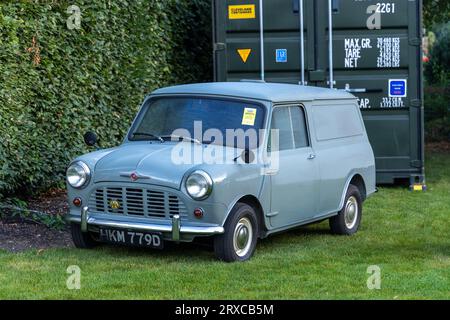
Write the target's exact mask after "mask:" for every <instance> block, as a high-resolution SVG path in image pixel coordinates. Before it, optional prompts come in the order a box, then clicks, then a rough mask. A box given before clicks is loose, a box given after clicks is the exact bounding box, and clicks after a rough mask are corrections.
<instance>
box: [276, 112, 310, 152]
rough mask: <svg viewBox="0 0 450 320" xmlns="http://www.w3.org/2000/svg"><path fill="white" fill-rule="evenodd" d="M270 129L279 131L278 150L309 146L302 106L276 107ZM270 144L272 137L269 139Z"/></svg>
mask: <svg viewBox="0 0 450 320" xmlns="http://www.w3.org/2000/svg"><path fill="white" fill-rule="evenodd" d="M272 130H278V132H279V139H280V140H279V151H284V150H293V149H298V148H305V147H308V146H309V139H308V130H307V126H306V117H305V113H304V111H303V108H301V107H298V106H292V107H277V108H275V109H274V111H273V117H272ZM269 146H270V149H272V150H273V149H274V148H275V146H274V145H272V137H271V141H270V144H269Z"/></svg>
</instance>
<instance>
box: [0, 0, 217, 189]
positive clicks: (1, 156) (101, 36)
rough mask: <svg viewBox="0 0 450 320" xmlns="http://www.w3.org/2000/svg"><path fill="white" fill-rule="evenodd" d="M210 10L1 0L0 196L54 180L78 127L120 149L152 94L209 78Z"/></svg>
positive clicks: (164, 1) (72, 150)
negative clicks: (73, 8)
mask: <svg viewBox="0 0 450 320" xmlns="http://www.w3.org/2000/svg"><path fill="white" fill-rule="evenodd" d="M70 5H77V6H78V7H79V8H80V9H81V25H80V27H81V28H80V29H73V30H70V29H69V28H68V27H67V19H68V18H69V17H70V15H71V14H68V13H67V8H68V7H69V6H70ZM210 12H211V9H210V1H209V0H189V1H188V0H75V1H54V0H40V1H38V0H28V1H2V2H1V3H0V135H1V136H0V195H1V194H6V193H9V192H17V191H26V192H28V191H31V190H36V189H37V188H42V187H44V188H45V187H48V186H50V185H54V184H55V183H58V182H61V181H63V178H64V171H65V169H66V166H67V165H68V162H69V161H70V159H72V158H73V157H74V156H76V155H79V154H82V153H84V152H86V151H88V150H87V149H86V147H85V146H84V145H83V142H82V140H83V139H82V136H83V133H84V132H85V131H87V130H95V131H96V132H97V133H98V134H99V136H100V139H101V146H102V147H108V146H113V145H117V144H118V143H120V141H121V139H122V138H123V136H124V134H125V132H126V130H127V128H128V126H129V125H130V122H131V121H132V119H133V116H134V115H135V113H136V111H137V109H138V107H139V104H140V103H141V102H142V100H143V98H144V95H145V94H147V93H149V92H150V91H152V90H153V89H155V88H158V87H161V86H166V85H170V84H178V83H188V82H197V81H206V80H210V79H211V77H212V75H211V62H210V57H211V48H210V44H211V40H210V32H211V31H210V30H211V29H210Z"/></svg>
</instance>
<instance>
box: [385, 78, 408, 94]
mask: <svg viewBox="0 0 450 320" xmlns="http://www.w3.org/2000/svg"><path fill="white" fill-rule="evenodd" d="M407 86H408V83H407V81H406V80H405V79H400V80H398V79H395V80H389V97H390V98H406V96H407V94H408V88H407Z"/></svg>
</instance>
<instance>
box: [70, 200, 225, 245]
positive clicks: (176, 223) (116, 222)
mask: <svg viewBox="0 0 450 320" xmlns="http://www.w3.org/2000/svg"><path fill="white" fill-rule="evenodd" d="M67 220H68V221H69V222H71V223H78V224H80V225H81V231H82V232H88V230H89V229H90V227H91V226H92V227H109V228H118V229H131V230H136V231H143V232H161V233H163V234H165V235H166V237H165V239H166V240H172V241H190V240H192V239H193V238H195V237H196V236H213V235H218V234H223V233H224V232H225V230H224V228H223V227H221V226H213V225H210V226H209V225H203V226H201V225H188V224H186V225H182V223H181V218H180V216H179V215H175V216H174V217H173V218H172V221H167V222H166V221H161V222H157V223H156V222H148V221H143V220H140V219H132V218H127V217H125V216H124V217H114V218H112V217H110V216H108V215H104V214H95V213H90V212H89V208H88V207H84V208H83V209H82V210H81V216H73V215H69V217H68V219H67Z"/></svg>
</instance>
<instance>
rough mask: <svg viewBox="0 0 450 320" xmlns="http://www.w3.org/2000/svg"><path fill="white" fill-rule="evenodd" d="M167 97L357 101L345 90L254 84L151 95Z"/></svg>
mask: <svg viewBox="0 0 450 320" xmlns="http://www.w3.org/2000/svg"><path fill="white" fill-rule="evenodd" d="M167 94H194V95H197V94H198V95H217V96H230V97H241V98H248V99H255V100H266V101H272V102H293V101H312V100H335V99H356V98H355V96H353V95H352V94H350V93H348V92H345V91H342V90H332V89H326V88H319V87H309V86H300V85H294V84H281V83H266V82H255V81H253V82H251V81H242V82H212V83H198V84H187V85H180V86H174V87H167V88H162V89H159V90H156V91H154V92H153V93H152V95H167Z"/></svg>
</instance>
